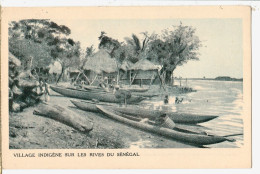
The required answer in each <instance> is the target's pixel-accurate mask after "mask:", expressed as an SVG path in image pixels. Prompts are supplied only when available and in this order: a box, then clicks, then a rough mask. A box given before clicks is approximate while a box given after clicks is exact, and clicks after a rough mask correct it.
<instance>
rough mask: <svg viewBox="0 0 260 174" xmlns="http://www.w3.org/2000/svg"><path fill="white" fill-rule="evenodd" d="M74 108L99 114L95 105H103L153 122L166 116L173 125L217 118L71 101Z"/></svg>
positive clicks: (130, 106) (135, 106)
mask: <svg viewBox="0 0 260 174" xmlns="http://www.w3.org/2000/svg"><path fill="white" fill-rule="evenodd" d="M71 102H72V103H73V104H74V105H75V106H76V107H78V108H79V109H81V110H84V111H90V112H100V110H99V109H98V108H97V107H96V105H97V104H99V105H104V106H106V107H109V108H110V109H112V110H114V111H116V112H119V113H122V114H127V115H132V116H138V117H141V118H149V119H151V120H155V118H156V117H158V115H163V114H165V113H166V114H167V116H168V117H170V118H171V119H172V120H173V121H174V122H175V123H181V124H197V123H202V122H206V121H209V120H212V119H214V118H217V116H211V115H195V114H187V113H186V114H185V113H176V112H164V111H158V110H148V109H145V108H141V107H138V106H137V105H128V106H127V107H120V106H118V105H115V104H114V105H113V104H109V103H96V102H92V101H71Z"/></svg>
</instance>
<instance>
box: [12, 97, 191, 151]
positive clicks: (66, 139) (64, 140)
mask: <svg viewBox="0 0 260 174" xmlns="http://www.w3.org/2000/svg"><path fill="white" fill-rule="evenodd" d="M52 94H53V95H52V96H50V101H49V103H55V104H58V105H62V106H63V107H69V108H70V109H71V110H73V111H75V112H77V113H79V114H80V115H82V116H84V117H88V118H89V119H90V120H92V121H93V122H94V128H93V130H92V131H91V132H90V133H89V134H82V133H79V132H77V131H76V130H74V129H73V128H70V127H68V126H66V125H63V124H61V123H59V122H56V121H54V120H51V119H48V118H44V117H40V116H36V115H33V110H34V107H31V108H27V109H25V110H24V111H23V112H21V113H10V116H9V121H10V122H9V125H10V129H9V130H10V131H9V136H10V141H9V142H10V144H9V146H10V148H11V149H16V148H19V149H65V148H66V149H68V148H69V149H95V148H98V149H105V148H109V149H114V148H191V147H194V146H191V145H186V144H183V143H180V142H176V141H173V140H171V139H167V138H165V137H161V136H158V135H155V134H151V133H148V132H144V131H142V130H138V129H135V128H132V127H129V126H127V125H125V124H121V123H119V122H116V121H114V120H111V119H109V118H107V117H106V116H105V115H103V114H97V113H91V112H85V111H82V110H79V109H77V108H75V107H73V104H72V103H71V102H70V98H67V97H63V96H60V95H58V94H57V93H54V92H53V93H52Z"/></svg>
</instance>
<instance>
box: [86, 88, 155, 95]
mask: <svg viewBox="0 0 260 174" xmlns="http://www.w3.org/2000/svg"><path fill="white" fill-rule="evenodd" d="M83 88H84V89H86V90H89V91H94V92H107V91H105V90H104V89H103V88H100V87H96V86H83ZM120 89H122V90H127V91H130V92H131V94H132V95H135V96H140V97H146V98H152V97H157V96H159V94H151V93H147V92H146V91H148V90H149V89H147V90H146V89H137V90H129V89H127V88H120ZM108 93H112V92H108Z"/></svg>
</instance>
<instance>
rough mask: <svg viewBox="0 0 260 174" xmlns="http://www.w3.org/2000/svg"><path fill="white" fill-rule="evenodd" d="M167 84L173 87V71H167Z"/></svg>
mask: <svg viewBox="0 0 260 174" xmlns="http://www.w3.org/2000/svg"><path fill="white" fill-rule="evenodd" d="M165 83H166V84H167V85H170V86H172V85H173V84H172V71H168V70H166V74H165Z"/></svg>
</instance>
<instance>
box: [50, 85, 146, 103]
mask: <svg viewBox="0 0 260 174" xmlns="http://www.w3.org/2000/svg"><path fill="white" fill-rule="evenodd" d="M50 88H51V89H52V90H53V91H55V92H57V93H59V94H62V95H64V96H67V97H72V98H78V99H84V100H93V99H94V100H98V101H101V102H108V103H123V102H124V101H122V100H120V99H118V98H116V96H115V95H114V94H112V93H107V92H95V91H87V90H81V89H68V88H63V87H58V86H50ZM144 99H146V98H144V97H141V96H134V95H132V96H131V98H129V99H127V103H129V104H131V103H139V102H141V101H143V100H144Z"/></svg>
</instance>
